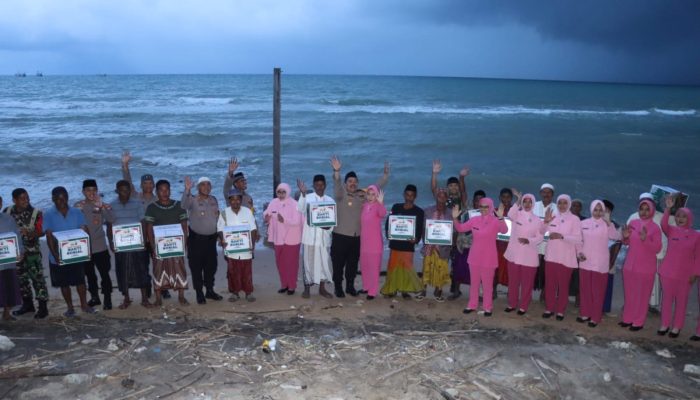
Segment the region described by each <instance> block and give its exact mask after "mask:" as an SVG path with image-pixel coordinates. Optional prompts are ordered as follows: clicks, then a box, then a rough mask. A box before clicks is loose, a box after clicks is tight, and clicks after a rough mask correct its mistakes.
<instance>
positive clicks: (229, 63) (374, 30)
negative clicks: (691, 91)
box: [0, 0, 700, 85]
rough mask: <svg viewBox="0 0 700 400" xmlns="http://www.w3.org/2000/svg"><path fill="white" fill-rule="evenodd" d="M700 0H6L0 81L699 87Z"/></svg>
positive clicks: (0, 8) (1, 8) (0, 15)
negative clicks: (269, 76)
mask: <svg viewBox="0 0 700 400" xmlns="http://www.w3.org/2000/svg"><path fill="white" fill-rule="evenodd" d="M699 16H700V0H585V1H581V0H577V1H574V0H571V1H569V0H552V1H545V0H541V1H536V0H511V1H499V0H483V1H470V0H434V1H429V0H335V1H334V0H325V1H324V0H279V1H272V0H256V1H252V0H251V1H242V0H240V1H236V0H229V1H225V0H197V1H194V0H180V1H171V0H119V1H117V0H113V1H102V0H54V1H49V0H3V1H0V74H14V73H15V72H19V71H23V72H27V73H34V72H35V71H39V70H40V71H43V72H44V73H45V74H94V73H109V74H120V73H126V74H140V73H148V74H152V73H269V72H270V71H271V70H272V68H273V67H274V66H280V67H282V68H283V70H284V71H285V73H292V74H379V75H431V76H468V77H498V78H526V79H557V80H586V81H613V82H644V83H674V84H696V85H697V84H700V23H699V22H698V17H699Z"/></svg>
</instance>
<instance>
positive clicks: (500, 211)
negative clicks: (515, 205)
mask: <svg viewBox="0 0 700 400" xmlns="http://www.w3.org/2000/svg"><path fill="white" fill-rule="evenodd" d="M505 212H506V206H504V205H503V203H501V204H499V205H498V209H497V210H496V215H497V216H498V218H503V214H505Z"/></svg>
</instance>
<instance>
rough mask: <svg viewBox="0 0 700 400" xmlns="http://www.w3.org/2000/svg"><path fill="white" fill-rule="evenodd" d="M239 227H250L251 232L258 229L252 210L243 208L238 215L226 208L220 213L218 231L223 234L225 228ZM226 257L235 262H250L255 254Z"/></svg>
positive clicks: (243, 253)
mask: <svg viewBox="0 0 700 400" xmlns="http://www.w3.org/2000/svg"><path fill="white" fill-rule="evenodd" d="M237 225H248V227H249V228H250V230H251V231H255V230H257V229H258V225H257V223H256V222H255V217H254V216H253V212H252V211H250V208H248V207H244V206H241V208H240V210H238V214H236V213H235V212H233V210H232V209H231V207H226V208H225V209H223V210H222V211H221V213H219V220H218V221H217V223H216V231H217V232H223V230H224V227H225V226H237ZM251 240H252V238H251ZM226 257H228V258H232V259H235V260H250V259H251V258H253V252H252V251H247V252H241V253H236V254H231V255H226Z"/></svg>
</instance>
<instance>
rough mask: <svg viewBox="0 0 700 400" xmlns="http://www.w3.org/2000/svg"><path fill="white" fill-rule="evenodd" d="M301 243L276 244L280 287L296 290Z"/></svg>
mask: <svg viewBox="0 0 700 400" xmlns="http://www.w3.org/2000/svg"><path fill="white" fill-rule="evenodd" d="M300 246H301V244H294V245H290V244H282V245H277V244H276V245H275V262H276V263H277V272H279V274H280V287H282V288H287V289H289V290H296V288H297V277H298V276H299V247H300Z"/></svg>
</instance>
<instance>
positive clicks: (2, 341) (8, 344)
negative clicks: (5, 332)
mask: <svg viewBox="0 0 700 400" xmlns="http://www.w3.org/2000/svg"><path fill="white" fill-rule="evenodd" d="M14 347H15V344H14V343H12V340H10V338H9V337H7V336H2V335H0V350H2V351H7V350H12V348H14Z"/></svg>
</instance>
